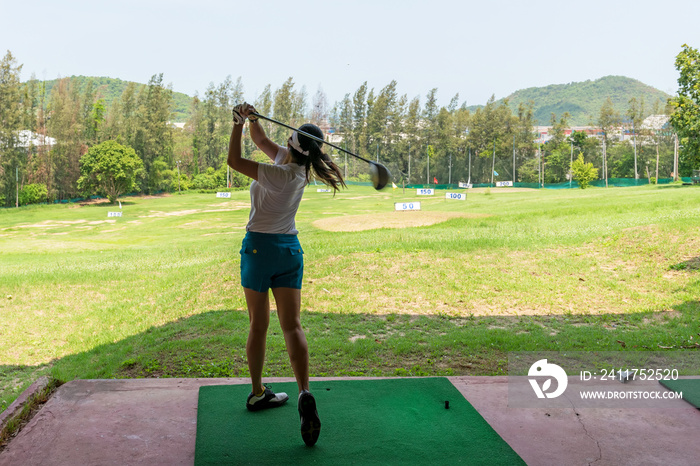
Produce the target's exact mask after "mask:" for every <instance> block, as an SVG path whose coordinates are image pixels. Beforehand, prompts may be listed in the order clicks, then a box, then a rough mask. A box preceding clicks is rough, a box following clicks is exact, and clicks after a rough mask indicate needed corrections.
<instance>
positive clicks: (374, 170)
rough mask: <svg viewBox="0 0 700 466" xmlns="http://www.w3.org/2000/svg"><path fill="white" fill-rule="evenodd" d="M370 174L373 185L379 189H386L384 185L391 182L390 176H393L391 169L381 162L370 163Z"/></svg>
mask: <svg viewBox="0 0 700 466" xmlns="http://www.w3.org/2000/svg"><path fill="white" fill-rule="evenodd" d="M369 174H370V179H371V180H372V185H373V186H374V189H376V190H377V191H379V190H380V189H384V187H385V186H386V185H387V184H388V183H389V178H391V173H389V169H388V168H386V167H385V166H384V165H382V164H380V163H374V162H372V163H370V165H369Z"/></svg>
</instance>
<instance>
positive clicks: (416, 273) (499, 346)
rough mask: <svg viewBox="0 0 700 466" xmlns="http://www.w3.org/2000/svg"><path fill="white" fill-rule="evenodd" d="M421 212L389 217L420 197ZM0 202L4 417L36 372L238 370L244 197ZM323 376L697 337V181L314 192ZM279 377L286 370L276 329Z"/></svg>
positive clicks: (310, 298)
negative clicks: (12, 205) (456, 193)
mask: <svg viewBox="0 0 700 466" xmlns="http://www.w3.org/2000/svg"><path fill="white" fill-rule="evenodd" d="M417 200H420V201H421V203H422V210H421V211H420V212H394V202H400V201H401V202H403V201H417ZM122 206H123V217H121V218H108V217H107V212H108V211H115V210H119V208H118V207H115V206H108V205H107V204H100V203H96V204H89V205H83V206H81V205H77V204H76V205H55V206H34V207H24V208H20V209H2V210H0V322H1V325H0V341H2V345H0V411H1V410H3V409H4V408H5V407H6V406H7V405H8V403H10V402H11V401H12V400H13V399H14V398H16V397H17V396H18V394H19V393H20V392H21V391H22V390H23V389H25V388H26V387H27V386H28V385H29V384H30V383H31V382H32V381H33V380H34V379H35V378H36V377H37V376H38V375H41V374H50V375H53V376H54V377H56V378H58V379H60V380H63V381H66V380H70V379H73V378H111V377H228V376H245V375H247V367H246V363H245V341H246V337H247V311H246V310H245V303H244V299H243V294H242V291H241V288H240V284H239V283H240V282H239V254H238V251H239V248H240V243H241V239H242V238H243V235H244V232H245V224H246V221H247V218H248V211H249V209H248V192H247V191H246V192H235V193H233V195H232V198H231V199H217V198H216V197H215V196H214V194H184V195H172V196H162V197H150V198H141V197H134V198H125V199H122ZM297 227H298V229H299V230H300V232H301V233H300V239H301V242H302V245H303V247H304V249H305V253H306V254H305V256H306V257H305V260H306V267H305V278H304V292H303V303H302V313H303V315H302V323H303V325H304V327H305V329H306V331H307V337H308V338H309V342H310V351H311V372H312V375H313V376H325V375H328V376H330V375H447V374H455V375H456V374H471V375H487V374H504V373H505V370H506V361H507V353H508V352H509V351H530V350H532V351H535V350H537V351H540V350H550V351H551V350H555V351H557V350H607V351H611V350H623V351H630V350H632V351H633V350H653V351H663V350H671V349H672V350H676V351H678V350H682V351H697V350H698V349H699V348H698V343H697V342H698V341H700V333H699V332H700V328H699V327H698V321H699V318H700V302H699V301H698V299H699V298H698V297H700V252H699V251H700V235H699V234H698V232H700V189H698V188H697V187H682V186H679V185H668V186H643V187H637V188H609V189H603V188H592V189H588V190H559V191H555V190H539V191H535V190H533V191H515V192H513V191H507V190H502V189H492V190H481V191H480V192H471V191H470V193H469V195H468V199H467V200H466V201H448V200H445V199H444V193H443V192H442V191H438V192H437V195H436V196H434V197H432V198H428V197H425V196H416V194H415V190H411V191H409V190H406V192H405V193H403V192H402V190H401V189H397V190H394V191H392V190H391V189H387V190H385V191H383V192H379V193H377V192H375V191H374V190H372V189H371V188H369V187H357V186H351V187H350V189H348V190H346V191H344V192H342V193H340V194H337V195H336V196H335V197H332V195H331V194H329V193H318V192H317V191H316V187H314V186H310V187H309V188H308V189H307V192H306V194H305V197H304V201H303V202H302V205H301V208H300V211H299V214H298V217H297ZM270 333H271V335H270V338H269V343H268V364H267V366H266V370H267V372H266V374H265V375H266V376H291V375H292V373H291V369H290V368H289V363H288V358H287V355H286V352H285V349H284V341H283V338H282V335H281V332H280V330H279V324H278V323H277V322H276V320H275V319H273V320H272V324H271V328H270Z"/></svg>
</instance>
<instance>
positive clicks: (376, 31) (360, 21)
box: [0, 0, 700, 105]
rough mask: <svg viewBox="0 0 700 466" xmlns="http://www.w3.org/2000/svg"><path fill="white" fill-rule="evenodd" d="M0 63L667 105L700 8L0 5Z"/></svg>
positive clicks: (333, 88)
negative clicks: (627, 98)
mask: <svg viewBox="0 0 700 466" xmlns="http://www.w3.org/2000/svg"><path fill="white" fill-rule="evenodd" d="M0 16H1V17H2V27H1V28H0V52H1V53H2V54H3V56H4V55H5V53H6V51H7V50H10V51H11V52H12V54H13V55H14V56H15V58H16V59H17V62H18V64H22V65H23V70H22V79H23V80H26V79H28V78H29V77H30V76H31V75H32V74H34V75H35V76H36V77H37V78H38V79H54V78H57V77H67V76H71V75H84V76H108V77H112V78H120V79H123V80H128V81H137V82H141V83H146V82H148V80H149V79H150V77H151V76H152V75H154V74H157V73H163V76H164V81H165V82H166V83H168V84H172V87H173V90H175V91H178V92H184V93H187V94H190V95H194V94H195V93H196V92H198V93H199V94H200V95H201V94H203V93H204V91H205V90H206V88H207V86H208V85H209V84H210V83H214V84H220V83H221V82H223V81H224V79H226V77H227V76H231V77H232V79H233V80H236V79H237V78H238V77H241V79H242V82H243V85H244V90H245V93H246V98H247V100H250V101H252V100H254V99H255V97H256V96H257V95H258V94H259V93H260V92H261V91H262V89H263V88H264V87H265V85H267V84H270V85H271V86H272V89H273V90H274V89H276V88H278V87H279V86H280V85H281V84H282V83H283V82H284V81H285V80H286V79H287V78H289V77H292V78H293V80H294V82H295V84H296V88H297V89H300V88H301V87H302V86H305V87H306V91H307V94H308V96H309V103H310V102H311V97H312V96H313V95H314V94H315V93H316V92H317V90H318V89H319V88H321V89H322V90H323V92H324V93H325V94H326V96H327V99H328V101H329V104H330V105H332V104H333V103H335V102H336V101H339V100H341V99H342V98H343V96H344V95H345V94H346V93H350V94H351V95H352V94H353V93H354V92H355V91H356V90H357V88H358V87H359V86H360V85H361V84H362V83H363V82H364V81H367V83H368V86H369V87H370V88H374V89H375V91H377V92H378V91H379V90H381V89H382V88H383V87H384V86H386V85H387V84H389V83H390V82H391V80H396V81H397V84H398V85H397V89H398V92H399V94H401V95H403V94H406V95H407V96H408V98H409V99H412V98H414V97H420V99H421V103H424V101H425V96H426V94H427V93H428V91H429V90H430V89H432V88H437V89H438V98H439V101H440V104H441V105H447V103H448V102H449V100H450V99H451V98H452V97H453V96H454V95H455V94H457V93H459V96H460V103H462V102H465V101H466V102H467V104H468V105H475V104H483V103H485V102H486V100H487V99H488V98H489V97H490V96H491V95H495V97H496V98H497V99H498V98H501V97H506V96H508V95H509V94H510V93H512V92H514V91H516V90H519V89H524V88H528V87H539V86H546V85H549V84H562V83H569V82H579V81H585V80H589V79H591V80H594V79H598V78H601V77H603V76H608V75H622V76H627V77H630V78H634V79H638V80H639V81H642V82H643V83H645V84H649V85H651V86H654V87H656V88H658V89H660V90H662V91H665V92H668V93H670V94H673V93H675V91H676V89H677V82H676V80H677V78H678V72H677V71H676V69H675V68H674V60H675V56H676V55H677V54H678V52H680V50H681V47H682V45H683V44H684V43H687V44H688V45H690V46H691V47H694V48H700V27H698V18H700V2H697V1H695V0H685V1H678V0H666V1H663V2H659V1H648V0H640V1H615V0H608V1H598V0H592V1H588V2H561V1H545V0H542V1H538V0H531V1H527V2H525V1H512V0H502V1H487V0H483V1H478V2H474V1H464V0H463V1H448V0H432V1H424V0H403V1H393V0H374V1H369V0H356V1H344V2H337V1H314V0H296V1H289V0H287V1H279V0H268V1H253V0H245V1H223V0H196V1H194V0H192V1H185V0H169V1H164V0H141V1H134V0H120V1H109V2H108V1H100V0H92V1H84V0H61V1H55V0H52V1H44V0H41V1H39V0H24V1H22V2H20V1H17V0H0Z"/></svg>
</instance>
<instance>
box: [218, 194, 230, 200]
mask: <svg viewBox="0 0 700 466" xmlns="http://www.w3.org/2000/svg"><path fill="white" fill-rule="evenodd" d="M216 197H223V198H225V199H231V193H216Z"/></svg>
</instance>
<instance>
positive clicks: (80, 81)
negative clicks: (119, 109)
mask: <svg viewBox="0 0 700 466" xmlns="http://www.w3.org/2000/svg"><path fill="white" fill-rule="evenodd" d="M70 80H71V84H72V86H75V87H76V90H77V91H78V92H79V93H80V94H83V93H84V92H85V89H86V88H87V86H88V83H89V82H92V86H93V89H94V92H95V97H96V98H97V99H100V98H102V99H104V103H105V107H106V108H109V107H111V105H112V102H113V101H114V100H115V99H117V98H119V97H120V96H121V95H122V93H123V92H124V90H125V89H126V87H127V86H128V85H129V81H122V80H121V79H118V78H106V77H88V76H71V77H70ZM58 81H59V79H53V80H50V81H44V83H45V84H46V96H47V100H48V96H50V95H51V89H52V88H53V87H54V86H55V85H56V83H58ZM39 84H40V85H41V82H40V83H39ZM136 85H137V86H139V87H141V86H145V85H146V84H141V83H136ZM191 105H192V97H190V96H188V95H187V94H183V93H181V92H173V121H176V122H185V121H187V119H188V118H189V116H190V113H191V111H192V109H191Z"/></svg>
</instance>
